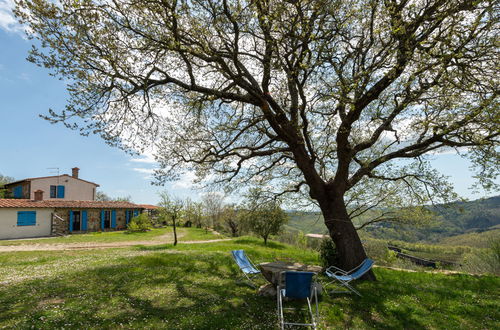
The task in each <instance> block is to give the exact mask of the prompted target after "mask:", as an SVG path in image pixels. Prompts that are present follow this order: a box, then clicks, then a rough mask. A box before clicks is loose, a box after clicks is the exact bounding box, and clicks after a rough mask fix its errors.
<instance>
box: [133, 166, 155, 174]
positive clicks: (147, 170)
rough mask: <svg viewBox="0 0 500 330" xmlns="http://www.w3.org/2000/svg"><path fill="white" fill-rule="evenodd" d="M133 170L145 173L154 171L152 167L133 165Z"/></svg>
mask: <svg viewBox="0 0 500 330" xmlns="http://www.w3.org/2000/svg"><path fill="white" fill-rule="evenodd" d="M133 170H134V171H136V172H139V173H145V174H153V172H154V169H152V168H141V167H134V168H133Z"/></svg>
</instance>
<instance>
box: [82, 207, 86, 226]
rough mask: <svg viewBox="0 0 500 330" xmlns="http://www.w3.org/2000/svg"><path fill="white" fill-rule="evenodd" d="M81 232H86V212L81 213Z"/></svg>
mask: <svg viewBox="0 0 500 330" xmlns="http://www.w3.org/2000/svg"><path fill="white" fill-rule="evenodd" d="M82 230H87V211H82Z"/></svg>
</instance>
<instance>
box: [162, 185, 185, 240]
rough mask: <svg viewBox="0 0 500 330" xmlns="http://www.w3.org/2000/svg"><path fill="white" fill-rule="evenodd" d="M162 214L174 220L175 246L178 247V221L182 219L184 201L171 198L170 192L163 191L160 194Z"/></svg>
mask: <svg viewBox="0 0 500 330" xmlns="http://www.w3.org/2000/svg"><path fill="white" fill-rule="evenodd" d="M159 195H160V203H159V206H160V208H161V209H160V214H162V215H163V216H165V217H167V218H170V219H171V220H172V227H173V230H174V246H176V245H177V221H178V220H179V218H180V217H181V213H182V210H183V208H184V201H183V200H182V199H180V198H177V197H173V196H170V195H169V194H168V192H166V191H163V192H161V193H160V194H159Z"/></svg>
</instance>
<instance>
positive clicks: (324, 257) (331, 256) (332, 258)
mask: <svg viewBox="0 0 500 330" xmlns="http://www.w3.org/2000/svg"><path fill="white" fill-rule="evenodd" d="M319 258H320V260H321V265H322V266H323V267H325V268H326V267H330V266H339V264H340V263H339V255H338V252H337V248H336V247H335V243H334V242H333V241H332V239H331V238H330V237H327V238H324V239H323V240H322V241H321V245H320V247H319Z"/></svg>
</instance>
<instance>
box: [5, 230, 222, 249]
mask: <svg viewBox="0 0 500 330" xmlns="http://www.w3.org/2000/svg"><path fill="white" fill-rule="evenodd" d="M182 236H184V235H179V238H181V237H182ZM228 240H231V238H219V239H213V240H205V241H184V242H183V241H179V242H178V243H179V244H200V243H212V242H221V241H228ZM169 243H173V235H172V234H171V233H168V234H164V235H161V236H158V237H155V238H153V239H151V240H149V241H128V242H126V241H125V242H109V243H105V242H103V243H98V242H88V243H61V244H58V243H55V244H42V243H36V244H29V245H28V244H26V245H5V246H0V252H18V251H61V250H88V249H112V248H122V247H129V246H134V245H160V244H169Z"/></svg>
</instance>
